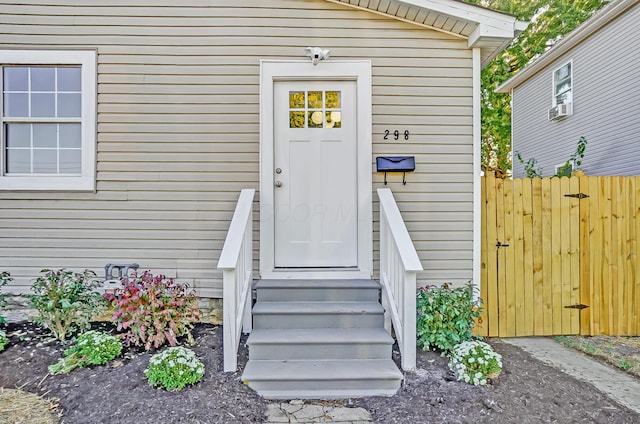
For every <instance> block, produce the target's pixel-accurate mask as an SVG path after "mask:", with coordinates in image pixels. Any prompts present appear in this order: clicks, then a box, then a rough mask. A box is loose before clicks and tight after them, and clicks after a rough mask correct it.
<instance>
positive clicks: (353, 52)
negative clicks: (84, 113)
mask: <svg viewBox="0 0 640 424" xmlns="http://www.w3.org/2000/svg"><path fill="white" fill-rule="evenodd" d="M0 33H1V34H2V37H0V48H24V49H30V48H33V49H40V48H91V49H97V51H98V121H97V122H98V125H97V132H98V135H97V140H98V146H97V191H96V193H56V192H48V193H47V192H0V270H8V271H11V272H12V274H13V276H14V277H16V281H15V282H14V286H12V287H11V289H12V291H18V292H22V291H26V290H27V289H28V286H29V284H30V283H31V281H32V280H33V278H35V276H36V275H37V274H38V272H39V270H40V269H41V268H59V267H68V268H74V269H83V268H90V269H94V270H95V271H96V272H97V273H98V274H101V273H102V272H103V268H104V265H105V264H106V263H108V262H138V263H140V264H141V267H142V268H143V269H152V270H153V271H154V272H157V273H165V274H167V275H169V276H174V277H178V278H179V279H183V280H185V281H189V282H190V283H191V284H193V285H194V286H195V287H196V288H197V289H198V291H199V293H200V294H201V295H203V296H210V297H220V296H221V273H220V272H218V271H217V270H216V269H215V267H216V262H217V258H218V256H219V254H220V250H221V249H222V244H223V240H224V237H225V235H226V231H227V228H228V226H229V221H230V219H231V216H232V213H233V209H234V207H235V202H236V200H237V197H238V194H239V192H240V190H241V189H243V188H247V187H250V188H256V189H257V188H258V186H259V148H260V146H259V135H258V134H259V94H258V93H259V59H260V58H265V59H267V58H284V59H302V58H304V57H305V51H304V48H305V47H307V46H311V45H313V46H316V45H317V46H322V47H326V48H330V49H331V58H332V59H370V60H372V63H373V70H372V71H373V88H372V91H373V127H372V130H373V140H374V145H373V157H372V158H371V161H372V166H373V168H374V171H375V156H377V155H415V156H416V163H417V169H416V172H414V173H411V174H408V175H407V177H406V179H407V181H408V183H407V185H402V183H401V176H399V175H395V174H394V175H389V176H388V177H387V179H388V181H389V184H388V185H387V187H391V188H392V190H393V191H394V195H395V197H396V199H397V200H398V202H399V205H400V209H401V211H402V213H403V216H404V218H405V220H406V224H407V227H408V229H409V231H410V232H411V235H412V237H413V240H414V242H415V245H416V247H417V248H418V250H419V255H420V258H421V260H422V263H423V266H424V268H425V271H424V272H423V273H422V274H421V275H420V276H419V280H420V282H426V281H466V280H468V279H470V278H471V275H472V273H471V268H472V261H471V257H472V221H473V214H472V211H473V204H472V191H473V185H472V147H471V140H472V139H471V136H472V118H471V114H472V107H471V104H472V101H471V97H472V74H471V52H470V51H469V50H468V49H467V48H466V41H465V40H462V39H459V38H456V37H453V36H450V35H447V34H444V33H440V32H436V31H431V30H427V29H424V28H420V27H417V26H413V25H410V24H407V23H403V22H399V21H396V20H392V19H387V18H385V17H383V16H380V15H376V14H373V13H368V12H364V11H358V10H354V9H351V8H349V7H347V6H341V5H336V4H334V3H331V2H327V1H324V0H315V1H311V0H309V1H304V0H267V1H260V2H257V1H253V0H239V1H236V0H225V1H223V0H220V1H211V0H181V1H180V2H169V1H167V0H160V1H159V0H136V1H135V2H131V1H122V0H110V1H109V2H106V1H105V2H97V1H95V0H48V1H45V0H43V1H37V0H32V1H1V0H0ZM387 129H389V130H391V132H393V130H395V129H397V130H399V131H400V132H401V133H404V131H405V130H408V131H409V132H410V139H409V140H408V141H404V140H403V139H401V140H399V141H393V140H388V141H386V142H385V141H384V140H382V137H383V133H384V131H385V130H387ZM373 180H374V186H373V187H372V190H373V192H374V220H375V223H374V228H375V231H374V248H375V249H376V252H375V253H374V257H375V258H376V259H375V262H374V266H375V268H376V269H377V266H378V265H377V264H378V262H377V248H378V235H377V225H378V224H377V220H378V210H377V208H378V205H377V198H376V196H375V188H377V187H383V186H384V184H383V175H382V174H378V173H375V172H374V175H373ZM257 198H258V194H256V202H255V203H254V206H255V212H254V220H255V221H256V222H255V224H254V228H255V229H256V231H254V239H255V242H254V257H255V259H254V260H255V268H256V269H257V263H258V262H257V261H258V237H259V234H258V232H257V228H259V226H258V223H257V219H258V216H259V215H258V210H259V205H258V202H257Z"/></svg>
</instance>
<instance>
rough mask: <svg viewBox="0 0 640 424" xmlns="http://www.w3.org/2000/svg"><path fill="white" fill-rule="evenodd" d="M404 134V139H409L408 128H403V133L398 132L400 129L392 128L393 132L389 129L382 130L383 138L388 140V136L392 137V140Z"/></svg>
mask: <svg viewBox="0 0 640 424" xmlns="http://www.w3.org/2000/svg"><path fill="white" fill-rule="evenodd" d="M401 135H402V136H404V139H405V140H409V130H404V133H403V134H400V131H398V130H394V131H393V133H392V132H391V131H390V130H384V137H383V138H382V139H383V140H389V137H393V139H394V140H399V139H400V136H401Z"/></svg>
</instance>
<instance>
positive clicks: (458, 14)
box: [328, 0, 528, 67]
mask: <svg viewBox="0 0 640 424" xmlns="http://www.w3.org/2000/svg"><path fill="white" fill-rule="evenodd" d="M328 1H331V2H334V3H338V4H343V5H345V6H350V7H354V8H357V9H362V10H368V11H370V12H374V13H377V14H381V15H384V16H389V17H393V18H395V19H398V20H401V21H404V22H409V23H412V24H416V25H419V26H423V27H426V28H431V29H434V30H437V31H441V32H445V33H447V34H451V35H454V36H456V37H460V38H463V39H466V40H468V41H467V43H468V46H469V48H475V47H478V48H480V51H481V61H482V66H483V67H484V66H485V65H487V64H488V63H489V62H490V61H491V60H492V59H493V58H494V57H496V56H497V55H498V53H500V52H501V51H502V50H503V49H504V48H505V47H507V46H508V45H509V43H511V41H512V40H513V39H514V38H516V37H517V36H518V35H520V34H521V33H522V31H524V30H525V29H526V27H527V25H528V23H526V22H522V21H518V20H517V18H516V17H515V16H513V15H510V14H507V13H503V12H498V11H495V10H492V9H488V8H485V7H481V6H477V5H474V4H469V3H465V2H463V1H460V0H328Z"/></svg>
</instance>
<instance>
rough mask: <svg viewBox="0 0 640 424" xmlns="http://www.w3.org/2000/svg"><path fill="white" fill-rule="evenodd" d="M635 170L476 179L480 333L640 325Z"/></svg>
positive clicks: (631, 331)
mask: <svg viewBox="0 0 640 424" xmlns="http://www.w3.org/2000/svg"><path fill="white" fill-rule="evenodd" d="M639 214H640V177H587V176H573V177H570V178H567V177H563V178H557V177H554V178H522V179H520V178H517V179H513V180H510V179H501V178H495V177H494V176H492V175H488V176H485V177H483V179H482V258H481V259H482V265H481V267H482V268H481V293H480V296H481V297H482V299H483V300H484V312H483V315H482V317H481V319H482V323H481V326H480V329H479V332H480V333H481V334H483V335H485V336H491V337H495V336H499V337H512V336H531V335H540V336H542V335H545V336H546V335H561V334H583V335H602V334H606V335H640V322H639V321H640V313H639V309H640V255H639V253H640V252H638V249H639V246H638V237H639V235H640V216H638V215H639Z"/></svg>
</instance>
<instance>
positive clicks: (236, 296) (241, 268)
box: [218, 189, 255, 372]
mask: <svg viewBox="0 0 640 424" xmlns="http://www.w3.org/2000/svg"><path fill="white" fill-rule="evenodd" d="M254 193H255V190H254V189H244V190H242V191H241V192H240V197H239V198H238V203H237V205H236V210H235V212H234V213H233V218H232V219H231V225H229V232H228V233H227V238H226V240H225V241H224V246H223V247H222V253H221V254H220V260H219V261H218V269H221V270H222V271H223V277H222V279H223V281H222V296H223V300H222V308H223V309H222V313H223V318H222V325H223V349H224V371H225V372H227V371H235V370H236V368H237V366H238V344H239V343H240V333H241V332H242V331H243V330H244V332H245V333H250V332H251V301H252V299H251V285H252V280H253V278H252V276H253V195H254Z"/></svg>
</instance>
